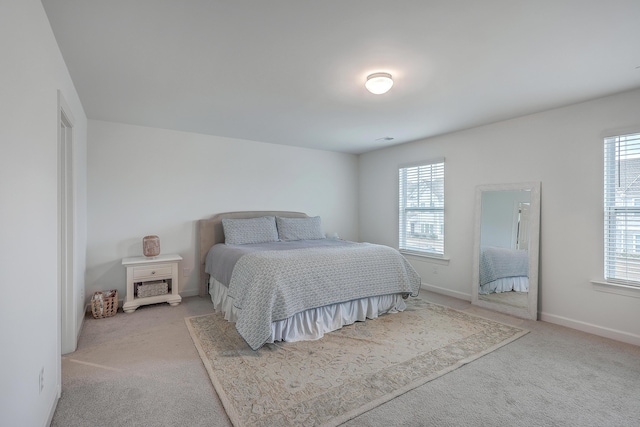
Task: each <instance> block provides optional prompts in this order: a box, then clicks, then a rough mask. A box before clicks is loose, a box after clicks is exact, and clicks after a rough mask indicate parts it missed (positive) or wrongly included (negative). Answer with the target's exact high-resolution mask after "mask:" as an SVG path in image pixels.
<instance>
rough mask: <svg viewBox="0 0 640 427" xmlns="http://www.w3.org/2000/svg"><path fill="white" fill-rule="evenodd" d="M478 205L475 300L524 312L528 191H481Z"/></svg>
mask: <svg viewBox="0 0 640 427" xmlns="http://www.w3.org/2000/svg"><path fill="white" fill-rule="evenodd" d="M481 203H482V205H481V212H482V215H481V223H480V272H479V274H480V284H479V285H480V289H479V291H478V292H479V296H478V298H480V299H483V300H486V301H494V302H496V303H500V304H507V305H512V306H514V307H520V308H523V309H526V308H527V307H528V300H527V294H528V293H529V212H530V207H531V191H530V190H511V191H508V190H506V191H485V192H483V193H482V202H481Z"/></svg>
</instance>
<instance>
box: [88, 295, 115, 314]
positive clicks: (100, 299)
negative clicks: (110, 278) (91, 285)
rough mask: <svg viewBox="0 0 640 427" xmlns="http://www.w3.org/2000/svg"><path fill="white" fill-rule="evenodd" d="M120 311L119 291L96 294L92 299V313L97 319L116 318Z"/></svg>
mask: <svg viewBox="0 0 640 427" xmlns="http://www.w3.org/2000/svg"><path fill="white" fill-rule="evenodd" d="M117 311H118V290H117V289H112V290H110V291H105V292H94V293H93V296H92V297H91V313H93V317H95V318H96V319H102V318H104V317H111V316H115V314H116V313H117Z"/></svg>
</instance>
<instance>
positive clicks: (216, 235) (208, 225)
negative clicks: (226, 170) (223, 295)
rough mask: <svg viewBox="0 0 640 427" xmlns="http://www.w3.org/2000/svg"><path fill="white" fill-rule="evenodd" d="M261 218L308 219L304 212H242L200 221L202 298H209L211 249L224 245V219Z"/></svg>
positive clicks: (199, 241) (199, 246)
mask: <svg viewBox="0 0 640 427" xmlns="http://www.w3.org/2000/svg"><path fill="white" fill-rule="evenodd" d="M261 216H282V217H288V218H306V217H307V214H305V213H302V212H288V211H242V212H225V213H219V214H217V215H215V216H214V217H212V218H209V219H201V220H199V221H198V249H199V251H200V252H199V258H200V282H199V283H200V292H199V294H200V296H201V297H206V296H207V288H208V282H209V275H208V274H207V273H205V271H204V263H205V261H206V259H207V253H208V252H209V249H211V247H212V246H213V245H215V244H216V243H224V231H223V229H222V219H223V218H259V217H261Z"/></svg>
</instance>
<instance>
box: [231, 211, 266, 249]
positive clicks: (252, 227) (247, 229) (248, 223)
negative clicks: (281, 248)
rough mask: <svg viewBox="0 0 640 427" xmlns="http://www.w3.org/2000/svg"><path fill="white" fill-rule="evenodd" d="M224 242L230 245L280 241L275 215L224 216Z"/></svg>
mask: <svg viewBox="0 0 640 427" xmlns="http://www.w3.org/2000/svg"><path fill="white" fill-rule="evenodd" d="M222 229H223V230H224V242H225V243H226V244H228V245H246V244H249V243H265V242H277V241H278V229H277V228H276V217H275V216H262V217H259V218H247V219H240V218H223V219H222Z"/></svg>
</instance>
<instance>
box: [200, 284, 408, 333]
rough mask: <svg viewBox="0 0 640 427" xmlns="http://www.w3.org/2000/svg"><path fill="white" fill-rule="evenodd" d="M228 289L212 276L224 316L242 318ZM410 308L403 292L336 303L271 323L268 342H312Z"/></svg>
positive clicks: (214, 293) (216, 301)
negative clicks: (358, 323)
mask: <svg viewBox="0 0 640 427" xmlns="http://www.w3.org/2000/svg"><path fill="white" fill-rule="evenodd" d="M227 293H228V288H227V287H226V286H225V285H223V284H222V283H220V282H218V281H217V280H215V279H213V278H210V280H209V294H210V295H211V301H212V302H213V307H214V309H215V310H216V311H219V312H222V313H224V318H225V319H226V320H228V321H229V322H235V321H236V319H237V318H238V313H237V311H238V310H237V309H236V308H235V307H234V306H233V299H232V298H228V296H227ZM406 307H407V305H406V304H405V302H404V300H403V299H402V296H401V295H399V294H398V295H382V296H377V297H369V298H362V299H359V300H354V301H348V302H344V303H341V304H332V305H328V306H325V307H320V308H314V309H311V310H307V311H303V312H302V313H298V314H295V315H293V316H291V317H289V318H288V319H284V320H279V321H277V322H273V323H272V324H271V337H270V338H269V340H268V341H267V342H268V343H273V342H275V341H288V342H294V341H312V340H317V339H320V338H322V337H323V336H324V334H325V333H327V332H331V331H335V330H338V329H340V328H342V327H343V326H346V325H350V324H352V323H354V322H357V321H364V320H365V319H375V318H376V317H378V316H379V315H381V314H385V313H397V312H399V311H404V309H405V308H406Z"/></svg>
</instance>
